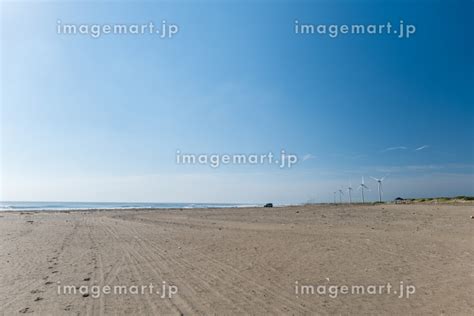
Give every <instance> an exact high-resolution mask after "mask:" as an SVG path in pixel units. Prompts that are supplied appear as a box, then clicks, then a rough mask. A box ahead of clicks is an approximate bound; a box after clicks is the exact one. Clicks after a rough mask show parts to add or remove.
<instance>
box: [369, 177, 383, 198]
mask: <svg viewBox="0 0 474 316" xmlns="http://www.w3.org/2000/svg"><path fill="white" fill-rule="evenodd" d="M371 178H372V179H374V180H375V181H377V186H378V189H379V202H382V182H383V180H384V179H385V177H382V178H380V179H377V178H374V177H371Z"/></svg>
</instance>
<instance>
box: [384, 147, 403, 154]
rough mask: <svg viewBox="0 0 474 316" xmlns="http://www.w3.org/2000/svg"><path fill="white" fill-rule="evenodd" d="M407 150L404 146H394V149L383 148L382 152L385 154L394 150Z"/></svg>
mask: <svg viewBox="0 0 474 316" xmlns="http://www.w3.org/2000/svg"><path fill="white" fill-rule="evenodd" d="M407 149H408V148H406V147H405V146H396V147H388V148H385V149H384V150H382V152H383V153H384V152H387V151H394V150H407Z"/></svg>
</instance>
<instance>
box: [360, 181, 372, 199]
mask: <svg viewBox="0 0 474 316" xmlns="http://www.w3.org/2000/svg"><path fill="white" fill-rule="evenodd" d="M364 189H367V190H370V189H369V187H367V186H366V185H365V183H364V177H362V183H361V184H360V185H359V190H360V192H361V194H362V203H365V200H364Z"/></svg>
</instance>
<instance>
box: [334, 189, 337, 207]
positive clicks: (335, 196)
mask: <svg viewBox="0 0 474 316" xmlns="http://www.w3.org/2000/svg"><path fill="white" fill-rule="evenodd" d="M333 193H334V204H336V193H337V192H333Z"/></svg>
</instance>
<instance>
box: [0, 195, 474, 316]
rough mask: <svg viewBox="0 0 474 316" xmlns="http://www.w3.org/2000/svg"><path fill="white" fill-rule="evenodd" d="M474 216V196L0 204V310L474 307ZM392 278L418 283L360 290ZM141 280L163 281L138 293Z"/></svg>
mask: <svg viewBox="0 0 474 316" xmlns="http://www.w3.org/2000/svg"><path fill="white" fill-rule="evenodd" d="M471 215H474V210H473V204H465V205H461V204H457V205H452V204H416V205H394V204H385V205H353V206H350V205H339V206H338V205H313V206H294V207H282V208H228V209H183V210H146V211H144V210H139V211H138V210H130V211H124V210H113V211H88V212H84V211H72V212H35V213H33V212H32V213H25V212H23V213H22V212H3V213H1V214H0V238H1V248H0V258H1V261H2V263H1V265H0V269H1V270H0V278H1V279H0V311H1V312H2V313H3V314H4V315H11V314H18V313H20V314H22V313H25V314H29V313H31V314H41V315H63V314H64V315H105V314H107V315H115V314H118V315H120V314H121V315H125V314H131V315H133V314H135V315H138V314H143V315H145V314H148V315H152V314H154V315H180V314H184V315H196V314H197V315H209V314H219V315H229V314H240V315H245V314H254V315H264V314H265V315H268V314H273V315H277V314H281V315H315V314H322V315H325V314H346V315H347V314H359V315H361V314H374V315H375V314H378V315H381V314H436V315H440V314H446V315H469V314H471V315H472V314H473V313H474V302H473V300H472V294H473V293H474V282H473V277H474V264H473V262H474V242H473V241H474V240H473V236H474V235H473V225H474V219H471ZM387 283H390V284H392V285H393V290H394V291H397V290H399V289H403V288H404V289H405V290H406V289H408V286H410V289H413V288H416V292H414V293H411V294H410V296H409V297H407V295H406V294H407V293H406V292H405V293H403V295H400V293H399V292H398V293H397V294H395V293H390V294H388V293H376V294H369V293H367V292H368V289H369V286H370V285H382V284H387ZM149 284H154V285H156V287H157V288H158V289H159V290H160V292H161V293H160V294H157V293H151V292H148V291H146V293H134V294H133V293H132V292H133V291H134V290H135V289H136V288H134V287H139V286H145V285H149ZM301 285H312V286H314V287H313V289H323V288H326V289H327V288H329V286H331V285H332V286H333V287H332V289H333V290H334V289H338V291H339V292H338V294H337V295H336V296H335V297H331V296H329V294H328V292H326V294H320V293H313V294H312V293H310V292H304V291H303V292H302V291H301V290H302V288H301V287H300V286H301ZM63 286H71V288H74V289H75V290H76V293H72V292H71V293H63V292H62V290H63V289H64V288H63ZM93 286H96V289H98V288H99V289H100V290H101V291H102V290H104V289H105V291H107V290H106V289H107V287H108V288H109V289H111V288H113V287H114V286H126V287H127V289H128V290H129V293H127V294H124V293H121V294H120V293H109V294H103V293H102V292H101V294H100V295H95V294H94V293H95V292H94V293H93V292H92V291H94V290H93ZM344 286H346V287H348V288H349V289H350V288H351V287H352V286H364V287H365V289H367V292H366V293H364V294H360V293H359V294H357V293H355V294H354V293H347V294H342V293H341V292H342V291H344V288H343V287H344ZM400 286H402V287H400ZM69 289H70V288H69ZM85 289H87V290H85ZM305 289H307V290H308V289H310V288H309V287H306V288H305ZM175 290H176V291H175ZM170 291H171V292H173V293H170ZM86 292H87V293H86ZM174 292H176V293H174ZM333 293H335V292H333ZM93 294H94V295H93ZM171 294H172V295H171ZM332 296H334V295H332ZM400 296H402V297H400Z"/></svg>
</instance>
